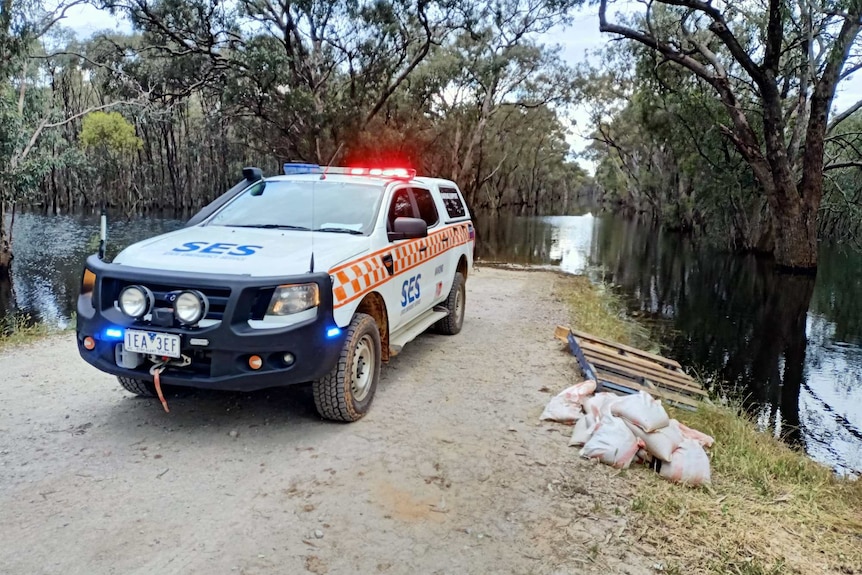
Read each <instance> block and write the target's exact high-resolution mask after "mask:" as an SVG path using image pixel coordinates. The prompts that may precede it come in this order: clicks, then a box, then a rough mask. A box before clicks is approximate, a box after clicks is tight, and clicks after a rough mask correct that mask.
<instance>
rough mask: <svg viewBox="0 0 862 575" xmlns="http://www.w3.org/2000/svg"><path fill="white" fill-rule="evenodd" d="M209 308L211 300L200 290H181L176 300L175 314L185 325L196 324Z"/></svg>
mask: <svg viewBox="0 0 862 575" xmlns="http://www.w3.org/2000/svg"><path fill="white" fill-rule="evenodd" d="M208 310H209V301H208V300H207V298H206V296H205V295H204V294H202V293H201V292H199V291H195V290H187V291H184V292H181V293H180V294H179V295H178V296H177V299H175V300H174V315H176V316H177V319H178V320H180V323H183V324H185V325H194V324H196V323H197V322H199V321H200V320H202V319H203V318H204V316H205V315H206V314H207V311H208Z"/></svg>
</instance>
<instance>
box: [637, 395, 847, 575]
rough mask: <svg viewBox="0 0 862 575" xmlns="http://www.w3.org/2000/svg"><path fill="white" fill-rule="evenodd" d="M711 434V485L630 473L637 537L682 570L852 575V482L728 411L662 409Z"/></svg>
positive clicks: (736, 411) (734, 411)
mask: <svg viewBox="0 0 862 575" xmlns="http://www.w3.org/2000/svg"><path fill="white" fill-rule="evenodd" d="M668 411H669V412H670V413H671V416H672V417H676V418H677V419H679V420H680V421H683V422H684V423H686V424H687V425H690V426H692V427H694V428H696V429H699V430H701V431H704V432H705V433H708V434H710V435H712V436H713V437H714V438H715V445H714V446H713V447H712V448H711V449H710V450H709V452H710V460H711V465H712V486H711V487H710V488H705V489H688V488H684V487H681V486H679V485H675V484H672V483H668V482H667V481H664V480H663V479H661V478H659V477H658V476H656V475H655V474H652V473H637V474H632V477H633V481H634V482H635V484H636V489H637V491H638V493H639V496H637V497H636V498H635V499H634V500H633V501H632V509H633V510H634V511H636V512H637V513H639V514H641V515H643V516H644V518H645V523H646V524H648V525H649V527H648V528H645V529H643V532H642V534H641V535H642V537H643V539H644V540H645V541H647V542H649V543H651V544H652V545H654V546H655V547H656V548H657V549H658V550H659V552H660V553H661V554H662V555H663V556H664V557H665V558H666V560H668V562H669V563H670V564H678V565H680V566H681V571H682V572H685V573H743V574H752V575H754V574H761V573H762V574H781V573H848V574H849V573H862V481H851V480H843V479H839V478H837V477H835V475H834V474H833V473H832V471H831V470H830V469H828V468H826V467H824V466H822V465H820V464H818V463H815V462H814V461H812V460H811V459H809V458H808V457H807V456H806V455H805V454H804V453H802V452H799V451H796V450H794V449H792V448H790V447H789V446H787V445H786V444H784V443H782V442H781V441H780V440H778V439H776V438H774V437H772V436H771V435H768V434H766V433H761V432H759V431H757V428H756V426H755V424H754V422H753V421H751V420H750V418H749V416H748V415H747V414H746V413H744V412H743V411H741V410H740V409H738V408H728V407H712V406H703V407H701V408H700V409H699V410H698V411H697V412H696V413H691V412H688V411H679V410H673V409H669V410H668Z"/></svg>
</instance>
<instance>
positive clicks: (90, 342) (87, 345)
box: [84, 335, 96, 351]
mask: <svg viewBox="0 0 862 575" xmlns="http://www.w3.org/2000/svg"><path fill="white" fill-rule="evenodd" d="M84 349H86V350H88V351H93V350H94V349H96V340H95V339H93V338H92V337H90V336H89V335H88V336H87V337H85V338H84Z"/></svg>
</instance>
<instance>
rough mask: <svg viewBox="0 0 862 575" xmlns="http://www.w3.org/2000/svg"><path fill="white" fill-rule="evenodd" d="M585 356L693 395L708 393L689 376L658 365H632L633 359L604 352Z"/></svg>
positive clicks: (586, 352) (587, 353)
mask: <svg viewBox="0 0 862 575" xmlns="http://www.w3.org/2000/svg"><path fill="white" fill-rule="evenodd" d="M584 355H585V356H586V357H587V359H589V360H590V361H591V362H593V363H595V364H597V365H598V364H603V365H610V366H613V367H620V368H622V369H629V370H631V371H634V372H636V373H638V375H641V376H643V377H648V378H652V379H656V380H660V381H666V382H668V383H673V384H674V385H676V386H679V387H682V388H687V389H690V390H691V392H692V393H698V394H701V395H706V392H705V391H703V388H702V387H701V386H700V385H699V384H698V383H697V382H696V381H694V380H693V379H692V378H691V377H689V376H688V375H687V374H684V373H680V372H675V371H668V370H666V369H663V368H661V367H658V366H656V365H654V364H653V365H640V364H633V363H630V361H631V358H624V357H619V356H614V355H612V354H606V353H602V352H596V351H593V350H589V349H585V350H584Z"/></svg>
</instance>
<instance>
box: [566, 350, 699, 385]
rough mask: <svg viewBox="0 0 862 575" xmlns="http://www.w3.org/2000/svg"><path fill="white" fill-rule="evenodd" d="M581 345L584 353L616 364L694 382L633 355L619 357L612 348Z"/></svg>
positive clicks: (687, 377)
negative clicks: (634, 366)
mask: <svg viewBox="0 0 862 575" xmlns="http://www.w3.org/2000/svg"><path fill="white" fill-rule="evenodd" d="M579 343H580V344H581V349H583V350H584V353H587V354H590V353H592V354H595V355H598V356H601V357H606V358H607V359H609V360H612V361H614V362H616V363H623V364H627V365H637V366H640V367H643V368H644V369H648V370H652V371H659V372H661V373H662V374H667V375H669V376H673V377H676V378H678V379H680V380H681V381H686V382H690V383H694V380H693V379H692V378H691V376H690V375H689V374H687V373H686V372H684V371H677V370H675V369H668V368H667V367H664V366H663V365H660V364H658V363H656V362H654V361H649V360H646V359H641V358H639V357H635V356H633V355H620V354H618V353H615V352H614V351H613V349H612V348H609V347H606V346H603V345H595V344H592V343H589V342H586V341H582V342H579Z"/></svg>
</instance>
